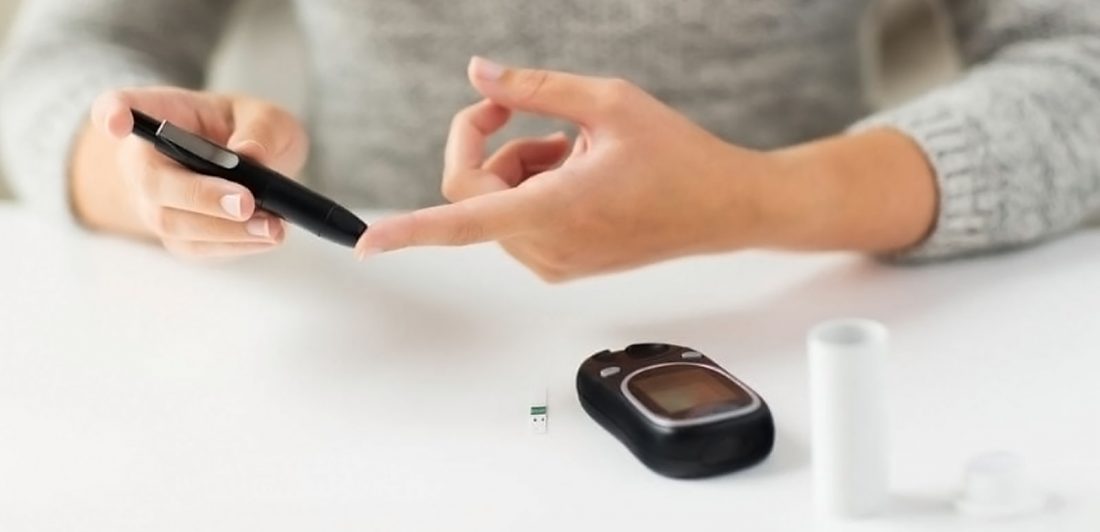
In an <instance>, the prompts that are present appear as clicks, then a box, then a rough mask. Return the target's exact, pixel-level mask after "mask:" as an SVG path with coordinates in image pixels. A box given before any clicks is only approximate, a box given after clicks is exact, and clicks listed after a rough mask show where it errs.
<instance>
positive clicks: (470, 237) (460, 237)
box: [451, 222, 485, 245]
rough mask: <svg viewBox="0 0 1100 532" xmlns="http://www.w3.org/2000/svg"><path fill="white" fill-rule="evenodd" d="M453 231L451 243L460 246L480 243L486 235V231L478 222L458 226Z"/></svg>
mask: <svg viewBox="0 0 1100 532" xmlns="http://www.w3.org/2000/svg"><path fill="white" fill-rule="evenodd" d="M451 231H452V232H451V241H452V242H454V243H455V244H458V245H466V244H472V243H474V242H480V241H481V240H482V237H483V236H484V235H485V231H484V229H482V227H481V224H478V223H476V222H467V223H461V224H456V225H455V227H454V229H452V230H451Z"/></svg>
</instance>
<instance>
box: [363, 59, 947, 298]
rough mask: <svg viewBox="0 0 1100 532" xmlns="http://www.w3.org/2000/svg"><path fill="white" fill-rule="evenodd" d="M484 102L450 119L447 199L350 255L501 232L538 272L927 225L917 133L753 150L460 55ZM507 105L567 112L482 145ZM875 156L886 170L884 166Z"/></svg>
mask: <svg viewBox="0 0 1100 532" xmlns="http://www.w3.org/2000/svg"><path fill="white" fill-rule="evenodd" d="M469 76H470V81H471V82H472V83H473V85H474V87H475V88H476V89H477V90H478V92H480V93H481V94H482V95H483V96H484V97H485V100H483V101H481V102H479V103H477V104H475V105H472V106H470V107H468V108H466V109H464V110H463V111H461V112H460V113H458V115H456V116H455V118H454V121H453V122H452V124H451V132H450V137H449V139H448V143H447V150H446V157H445V158H446V162H445V170H444V175H443V194H444V195H445V196H446V197H447V199H449V200H451V201H452V202H454V203H452V204H450V205H443V206H439V207H432V208H428V209H423V210H419V211H414V212H411V213H408V214H403V215H399V216H396V217H393V218H390V219H387V220H382V221H380V222H378V223H376V224H374V225H372V226H371V228H370V229H369V230H368V231H367V232H366V233H365V234H364V236H363V237H362V239H361V240H360V241H359V243H358V245H357V252H358V253H359V255H360V257H366V256H368V255H372V254H375V253H380V252H385V251H392V250H396V249H401V248H405V247H410V246H425V245H445V246H453V245H466V244H473V243H478V242H485V241H493V240H495V241H499V242H500V243H501V245H502V246H504V249H505V250H507V251H508V253H510V254H511V255H512V256H513V257H515V258H516V259H518V260H519V261H520V262H522V263H523V264H524V265H526V266H527V267H528V268H530V269H531V270H533V271H534V272H535V273H536V274H538V275H539V276H540V277H542V278H543V279H546V280H548V281H562V280H567V279H571V278H575V277H581V276H585V275H593V274H598V273H605V272H612V271H617V270H624V269H628V268H632V267H636V266H641V265H644V264H648V263H653V262H657V261H660V260H665V259H669V258H673V257H678V256H684V255H690V254H701V253H714V252H722V251H730V250H736V249H742V248H746V247H785V248H798V249H825V248H830V249H837V248H839V249H864V250H871V251H882V250H892V249H898V248H900V247H902V246H904V245H909V244H912V243H913V242H915V241H916V240H918V239H919V238H920V237H921V236H923V235H924V234H925V233H927V230H928V229H927V228H928V226H929V225H930V223H931V222H930V220H931V218H932V213H933V212H934V204H935V201H934V198H935V192H934V185H933V180H932V178H931V174H930V173H929V170H928V168H927V167H928V165H927V164H926V162H925V160H924V157H923V155H922V154H921V152H920V150H919V149H917V147H916V146H915V144H914V143H913V142H912V141H911V140H909V139H908V138H907V137H905V136H904V135H902V134H901V133H899V132H897V131H894V130H887V129H883V130H878V131H874V132H870V133H866V134H861V135H850V136H843V137H836V138H835V139H826V140H823V141H819V142H815V143H810V144H807V145H802V146H797V147H794V148H790V149H785V150H779V151H772V152H758V151H753V150H748V149H744V148H740V147H738V146H734V145H732V144H728V143H726V142H723V141H722V140H720V139H718V138H717V137H715V136H713V135H711V134H710V133H708V132H707V131H705V130H703V129H702V128H700V127H699V126H697V125H695V124H694V123H692V122H691V121H690V120H688V119H687V118H685V117H684V116H682V115H680V114H679V113H677V112H676V111H674V110H672V109H671V108H669V107H668V106H666V105H664V104H662V103H661V102H659V101H658V100H656V99H655V98H653V97H652V96H650V95H649V94H647V93H645V92H644V91H642V90H641V89H639V88H637V87H635V86H634V85H632V84H630V83H628V82H626V81H622V80H617V79H603V78H591V77H583V76H577V75H572V74H566V73H562V72H550V71H544V70H527V69H512V68H506V67H502V66H499V65H496V64H494V63H491V62H489V61H486V60H484V59H480V58H474V59H473V60H472V61H471V62H470V68H469ZM512 111H522V112H529V113H535V114H539V115H543V116H547V117H552V118H559V119H564V120H567V121H569V122H571V123H573V124H575V125H576V126H577V127H578V128H579V131H580V133H579V135H578V137H577V139H576V140H575V142H574V143H573V146H572V149H571V150H570V147H569V142H568V140H567V138H566V137H565V136H564V135H556V136H550V137H543V138H525V139H517V140H513V141H511V142H509V143H507V144H505V145H504V146H503V147H502V148H501V149H500V150H498V151H497V152H496V153H494V154H493V155H492V156H490V157H489V158H488V159H486V158H485V154H484V150H485V142H486V139H487V138H488V137H489V136H490V135H492V134H493V133H494V132H496V131H497V130H499V129H500V128H501V127H502V126H503V125H504V124H505V123H507V121H508V118H509V116H510V114H511V112H512ZM883 168H889V171H890V172H891V173H892V174H893V178H892V179H889V180H884V179H883Z"/></svg>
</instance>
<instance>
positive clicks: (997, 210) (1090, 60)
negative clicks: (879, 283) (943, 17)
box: [854, 0, 1100, 261]
mask: <svg viewBox="0 0 1100 532" xmlns="http://www.w3.org/2000/svg"><path fill="white" fill-rule="evenodd" d="M1094 1H1095V0H1058V1H1047V0H945V5H946V6H947V7H948V9H949V12H950V13H951V14H952V18H953V25H954V29H955V33H956V35H957V37H958V42H959V48H960V53H961V55H962V58H963V61H964V63H965V64H966V65H967V69H966V71H965V72H964V73H963V75H962V76H961V77H960V79H958V80H956V81H955V82H953V83H951V84H949V85H946V86H944V87H941V88H939V89H937V90H934V91H932V92H931V93H929V94H926V95H924V96H922V97H920V98H918V99H916V100H915V101H912V102H909V103H907V104H904V105H902V106H900V107H898V108H896V109H892V110H888V111H885V112H883V113H881V114H877V115H874V116H871V117H869V118H868V119H866V120H864V121H862V122H861V123H859V124H857V125H856V126H854V129H856V130H859V129H866V128H869V127H875V126H890V127H894V128H896V129H898V130H900V131H902V132H903V133H905V134H907V135H908V136H910V137H911V138H913V139H914V140H915V141H916V142H917V144H918V145H920V146H921V148H922V149H923V150H924V152H925V154H926V155H927V157H928V160H929V161H930V163H931V166H932V168H933V170H934V172H935V174H936V179H937V182H938V190H939V195H938V196H939V199H938V215H937V220H936V225H935V227H934V229H933V230H932V232H931V233H930V234H929V235H928V236H927V237H926V239H925V240H924V241H923V242H922V243H920V244H918V245H917V246H916V247H914V248H913V249H910V250H906V251H904V252H903V253H902V254H900V255H899V257H898V258H900V259H902V260H911V261H919V260H925V259H935V258H943V257H951V256H958V255H966V254H972V253H978V252H982V251H990V250H996V249H1004V248H1010V247H1015V246H1021V245H1026V244H1030V243H1033V242H1037V241H1040V240H1042V239H1044V238H1048V237H1051V236H1053V235H1056V234H1059V233H1062V232H1065V231H1067V230H1070V229H1072V228H1074V227H1077V226H1079V225H1081V224H1082V223H1083V222H1085V221H1086V220H1088V219H1089V218H1090V217H1091V216H1092V215H1095V214H1097V212H1098V211H1100V9H1098V8H1097V6H1096V5H1093V3H1094Z"/></svg>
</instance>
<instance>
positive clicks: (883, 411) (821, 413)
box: [807, 319, 890, 518]
mask: <svg viewBox="0 0 1100 532" xmlns="http://www.w3.org/2000/svg"><path fill="white" fill-rule="evenodd" d="M889 336H890V335H889V332H888V331H887V329H886V327H885V326H884V325H882V324H881V323H878V322H876V321H871V320H864V319H839V320H832V321H827V322H824V323H821V324H819V325H817V326H815V327H814V328H813V329H811V330H810V333H809V337H808V339H807V344H808V346H807V347H808V353H809V368H810V417H811V431H812V433H811V454H812V456H813V476H814V480H813V484H814V504H815V507H816V508H817V511H818V512H819V514H822V515H826V516H830V517H840V518H855V517H865V516H869V515H873V514H875V513H878V512H880V511H881V510H883V508H884V507H885V506H886V504H887V498H888V494H887V490H888V484H889V456H888V450H887V447H888V442H887V419H886V418H887V405H886V390H885V383H884V380H885V377H886V375H885V366H886V357H887V356H888V354H889Z"/></svg>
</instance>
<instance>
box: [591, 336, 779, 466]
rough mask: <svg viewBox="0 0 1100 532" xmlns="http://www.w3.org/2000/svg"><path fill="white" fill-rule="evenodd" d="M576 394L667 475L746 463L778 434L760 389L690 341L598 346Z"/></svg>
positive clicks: (768, 449) (767, 450) (641, 456)
mask: <svg viewBox="0 0 1100 532" xmlns="http://www.w3.org/2000/svg"><path fill="white" fill-rule="evenodd" d="M577 393H578V395H579V397H580V402H581V406H583V407H584V410H585V411H586V412H588V415H590V416H592V418H593V419H595V420H596V422H598V423H599V424H600V425H601V426H603V428H605V429H607V431H608V432H610V433H611V434H613V435H614V436H615V437H616V438H618V439H619V440H620V441H621V442H622V443H623V444H624V445H626V447H627V448H628V449H630V451H631V452H632V453H634V455H635V456H636V457H637V458H638V459H639V460H641V462H642V463H643V464H645V465H646V466H647V467H649V468H650V469H652V470H653V471H655V472H657V473H660V474H662V475H665V476H669V477H675V478H697V477H707V476H712V475H718V474H722V473H728V472H731V471H735V470H738V469H741V468H744V467H748V466H750V465H753V464H755V463H757V462H759V461H761V460H763V459H764V458H765V457H767V456H768V454H769V453H770V452H771V450H772V444H773V443H774V441H775V426H774V424H773V422H772V416H771V412H770V411H769V410H768V405H767V404H766V403H765V402H764V400H763V399H761V398H760V395H759V394H757V393H756V392H755V391H753V390H752V389H751V388H749V387H748V386H746V385H745V384H744V383H742V382H741V381H739V380H737V379H736V378H735V377H734V376H733V375H730V373H729V372H727V371H726V370H724V369H722V367H721V366H719V365H718V364H716V363H715V362H714V361H713V360H711V359H709V358H707V357H706V356H704V355H703V354H702V353H700V352H698V351H695V350H693V349H690V348H687V347H681V346H676V345H669V344H656V343H650V344H634V345H631V346H628V347H627V348H626V349H623V350H621V351H610V350H605V351H601V352H599V353H596V354H595V355H592V356H591V357H589V358H588V359H586V360H585V361H584V363H582V364H581V367H580V369H579V370H578V371H577Z"/></svg>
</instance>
